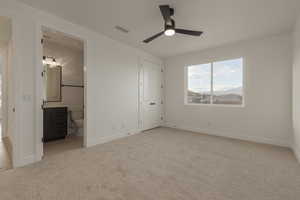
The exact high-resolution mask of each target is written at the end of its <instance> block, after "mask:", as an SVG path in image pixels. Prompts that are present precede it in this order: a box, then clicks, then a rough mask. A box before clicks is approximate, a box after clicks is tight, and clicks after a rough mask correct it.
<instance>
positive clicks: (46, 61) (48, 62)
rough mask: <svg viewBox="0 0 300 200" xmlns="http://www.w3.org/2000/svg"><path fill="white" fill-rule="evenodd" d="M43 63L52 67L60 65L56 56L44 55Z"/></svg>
mask: <svg viewBox="0 0 300 200" xmlns="http://www.w3.org/2000/svg"><path fill="white" fill-rule="evenodd" d="M43 64H44V65H50V67H56V66H58V65H59V64H58V63H57V62H56V59H55V58H54V57H47V56H43Z"/></svg>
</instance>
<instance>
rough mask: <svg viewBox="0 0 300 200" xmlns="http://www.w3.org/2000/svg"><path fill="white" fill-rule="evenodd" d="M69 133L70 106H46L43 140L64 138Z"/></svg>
mask: <svg viewBox="0 0 300 200" xmlns="http://www.w3.org/2000/svg"><path fill="white" fill-rule="evenodd" d="M67 134H68V108H67V107H54V108H53V107H46V108H44V134H43V142H49V141H53V140H58V139H64V138H65V137H66V136H67Z"/></svg>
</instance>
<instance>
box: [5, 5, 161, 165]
mask: <svg viewBox="0 0 300 200" xmlns="http://www.w3.org/2000/svg"><path fill="white" fill-rule="evenodd" d="M0 5H1V7H0V12H1V14H2V15H5V16H10V17H11V18H12V20H13V21H12V23H13V31H12V33H13V39H14V47H13V54H14V61H15V63H14V66H15V70H16V73H15V75H16V77H17V79H16V90H15V91H16V124H17V126H16V133H15V136H16V140H17V141H16V142H15V144H14V145H15V147H16V148H17V149H16V151H14V152H15V153H16V155H15V156H14V166H22V165H25V164H28V163H31V162H35V161H37V160H39V159H40V158H41V154H39V152H40V148H41V146H42V145H41V142H40V141H41V137H42V133H41V132H42V128H41V126H40V125H41V119H42V115H41V112H40V104H41V98H40V97H41V96H42V94H41V85H42V80H41V76H40V74H41V72H42V65H41V60H40V59H39V58H42V55H41V52H40V51H39V45H40V44H39V43H40V38H39V37H40V31H41V30H40V29H41V26H42V25H44V26H46V27H49V28H52V29H55V30H58V31H61V32H65V33H68V34H72V35H73V36H76V37H78V38H81V39H83V40H84V41H85V42H86V44H85V45H86V51H85V54H86V55H85V57H86V60H85V67H86V71H85V81H86V85H87V88H86V99H85V101H86V109H85V112H86V113H85V116H86V119H87V123H86V124H85V129H86V130H85V132H86V133H87V136H86V139H85V144H86V146H91V145H95V144H99V143H102V142H105V141H107V140H111V139H114V138H117V137H121V136H125V135H126V134H127V133H128V132H137V131H138V60H139V59H141V58H142V59H143V58H145V59H146V58H147V59H150V60H153V61H155V62H161V60H160V59H158V58H156V57H154V56H152V55H149V54H147V53H145V52H142V51H140V50H137V49H135V48H131V47H129V46H126V45H123V44H121V43H119V42H116V41H113V40H111V39H109V38H107V37H104V36H102V35H99V34H97V33H95V32H92V31H90V30H87V29H85V28H83V27H80V26H78V25H75V24H72V23H69V22H67V21H64V20H62V19H60V18H57V17H55V16H53V15H50V14H47V13H44V12H41V11H38V10H36V9H33V8H30V7H27V6H25V5H23V4H20V3H17V2H16V1H15V0H0ZM37 144H38V145H37Z"/></svg>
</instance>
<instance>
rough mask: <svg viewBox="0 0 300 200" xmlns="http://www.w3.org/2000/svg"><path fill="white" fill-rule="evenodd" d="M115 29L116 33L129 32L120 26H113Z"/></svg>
mask: <svg viewBox="0 0 300 200" xmlns="http://www.w3.org/2000/svg"><path fill="white" fill-rule="evenodd" d="M115 29H117V30H118V31H121V32H123V33H129V30H127V29H126V28H123V27H121V26H115Z"/></svg>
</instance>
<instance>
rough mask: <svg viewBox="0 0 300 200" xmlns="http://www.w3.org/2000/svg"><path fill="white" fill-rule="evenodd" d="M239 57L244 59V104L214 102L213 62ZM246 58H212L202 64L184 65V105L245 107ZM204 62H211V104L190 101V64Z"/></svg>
mask: <svg viewBox="0 0 300 200" xmlns="http://www.w3.org/2000/svg"><path fill="white" fill-rule="evenodd" d="M237 59H242V64H243V66H242V67H243V73H242V76H243V86H242V88H243V101H242V104H240V105H234V104H232V105H231V104H213V103H212V102H213V100H212V98H213V81H214V80H213V70H214V69H213V63H215V62H222V61H227V60H237ZM245 63H246V62H245V58H244V57H238V58H228V59H222V60H212V61H208V62H204V63H201V64H191V65H187V66H185V67H184V105H186V106H213V107H237V108H244V107H245V106H246V104H245V99H246V92H245V91H246V76H245V73H246V65H245ZM204 64H210V69H211V84H210V87H211V90H210V91H211V96H210V98H211V100H210V103H209V104H201V103H189V102H188V100H187V99H188V68H189V67H190V66H194V65H204Z"/></svg>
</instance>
